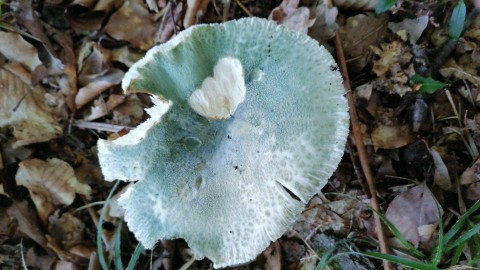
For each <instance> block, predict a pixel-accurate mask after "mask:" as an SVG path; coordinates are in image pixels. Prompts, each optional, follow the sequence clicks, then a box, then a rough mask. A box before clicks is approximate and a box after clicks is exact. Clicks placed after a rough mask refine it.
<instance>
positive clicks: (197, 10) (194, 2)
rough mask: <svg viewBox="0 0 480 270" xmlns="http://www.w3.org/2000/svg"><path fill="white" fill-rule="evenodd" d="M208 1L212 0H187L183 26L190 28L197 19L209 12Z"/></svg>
mask: <svg viewBox="0 0 480 270" xmlns="http://www.w3.org/2000/svg"><path fill="white" fill-rule="evenodd" d="M208 3H210V0H187V10H186V11H185V18H184V19H183V27H185V28H188V27H190V26H192V25H193V24H195V21H196V20H197V19H199V18H201V17H202V16H203V15H204V14H205V13H206V12H207V6H208Z"/></svg>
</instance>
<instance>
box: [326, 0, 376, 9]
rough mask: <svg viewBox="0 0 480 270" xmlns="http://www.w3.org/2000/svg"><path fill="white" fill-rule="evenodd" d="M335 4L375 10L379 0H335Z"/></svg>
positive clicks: (346, 7)
mask: <svg viewBox="0 0 480 270" xmlns="http://www.w3.org/2000/svg"><path fill="white" fill-rule="evenodd" d="M333 3H334V4H335V6H337V7H339V8H341V9H349V10H374V9H375V6H376V5H377V0H333Z"/></svg>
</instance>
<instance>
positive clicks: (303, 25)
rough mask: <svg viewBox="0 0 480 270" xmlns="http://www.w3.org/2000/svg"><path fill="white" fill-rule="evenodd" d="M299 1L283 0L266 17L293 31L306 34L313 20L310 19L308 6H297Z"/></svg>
mask: <svg viewBox="0 0 480 270" xmlns="http://www.w3.org/2000/svg"><path fill="white" fill-rule="evenodd" d="M299 2H300V0H283V2H282V3H281V4H280V6H278V7H276V8H274V9H273V10H272V13H270V16H268V19H269V20H272V21H274V22H276V23H278V24H283V25H285V26H286V27H287V28H289V29H291V30H293V31H298V32H300V33H304V34H306V33H307V32H308V28H309V27H311V26H312V25H313V23H314V21H313V20H310V10H309V9H308V8H306V7H298V4H299Z"/></svg>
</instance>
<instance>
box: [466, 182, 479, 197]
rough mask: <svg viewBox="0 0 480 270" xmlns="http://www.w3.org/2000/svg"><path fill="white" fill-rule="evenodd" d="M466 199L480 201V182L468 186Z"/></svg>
mask: <svg viewBox="0 0 480 270" xmlns="http://www.w3.org/2000/svg"><path fill="white" fill-rule="evenodd" d="M466 197H467V199H468V200H472V201H476V200H480V182H475V183H472V184H470V185H469V186H468V188H467V194H466Z"/></svg>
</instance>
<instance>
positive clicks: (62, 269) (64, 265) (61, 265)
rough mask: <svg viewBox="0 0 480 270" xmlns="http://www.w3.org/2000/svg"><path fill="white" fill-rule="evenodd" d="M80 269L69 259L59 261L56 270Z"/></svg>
mask: <svg viewBox="0 0 480 270" xmlns="http://www.w3.org/2000/svg"><path fill="white" fill-rule="evenodd" d="M77 269H79V268H78V267H77V266H76V265H75V264H74V263H72V262H69V261H58V262H57V263H56V264H55V270H77Z"/></svg>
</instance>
